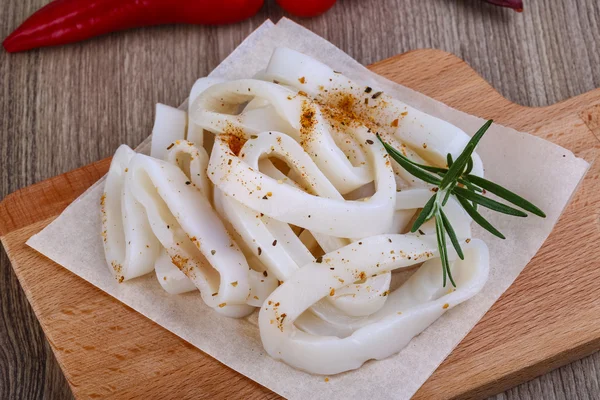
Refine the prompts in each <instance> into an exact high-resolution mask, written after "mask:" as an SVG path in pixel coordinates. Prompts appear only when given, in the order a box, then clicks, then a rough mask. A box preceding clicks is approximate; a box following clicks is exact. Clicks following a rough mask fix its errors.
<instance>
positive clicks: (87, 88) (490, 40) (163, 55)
mask: <svg viewBox="0 0 600 400" xmlns="http://www.w3.org/2000/svg"><path fill="white" fill-rule="evenodd" d="M46 2H47V0H23V1H16V0H6V1H5V2H4V4H3V7H1V8H0V36H2V37H4V36H6V35H7V34H8V33H9V32H10V31H11V30H13V29H14V28H15V27H16V26H17V25H18V24H19V23H20V22H21V21H23V20H24V19H25V18H26V17H27V16H28V15H29V14H31V13H32V12H33V11H35V10H36V9H37V8H39V7H40V6H42V5H43V4H44V3H46ZM282 15H284V14H283V13H282V12H281V10H280V9H278V8H277V6H276V5H275V4H273V1H269V2H268V4H267V6H266V7H265V8H264V9H263V11H261V13H260V14H259V15H257V16H256V17H254V18H253V19H251V20H249V21H247V22H244V23H241V24H237V25H234V26H229V27H217V28H208V27H189V26H168V27H160V28H152V29H140V30H137V31H132V32H127V33H119V34H114V35H108V36H106V37H103V38H99V39H95V40H92V41H89V42H87V43H84V44H77V45H71V46H65V47H62V48H56V49H45V50H41V51H32V52H30V53H26V54H19V55H14V56H9V55H7V54H6V53H3V52H2V53H0V76H1V77H2V85H1V86H0V115H2V118H0V143H1V145H0V159H1V160H2V164H0V198H2V197H4V196H5V195H7V194H8V193H10V192H13V191H14V190H16V189H19V188H21V187H24V186H27V185H30V184H32V183H34V182H38V181H41V180H43V179H46V178H49V177H51V176H54V175H57V174H60V173H63V172H65V171H68V170H71V169H74V168H77V167H81V166H83V165H86V164H89V163H90V162H93V161H96V160H99V159H102V158H104V157H107V156H109V155H111V154H112V152H113V151H114V150H115V149H116V147H117V146H118V145H119V144H120V143H128V144H130V145H135V144H136V143H138V142H139V141H141V140H142V139H143V138H144V137H145V136H146V135H147V134H148V132H149V130H150V127H151V124H152V116H151V115H152V114H151V112H152V110H153V107H154V103H156V102H159V101H160V102H163V103H167V104H178V103H180V102H181V101H182V100H183V99H184V98H185V97H186V96H187V92H188V90H189V87H190V85H191V83H192V82H193V81H194V79H195V78H197V77H199V76H202V75H205V74H206V73H207V72H208V71H210V70H211V69H212V68H214V67H215V66H216V65H217V64H218V63H219V62H220V61H221V60H222V59H223V58H224V57H225V56H227V54H229V52H231V50H233V49H234V48H235V46H237V44H239V43H240V42H241V41H242V40H243V38H244V37H245V36H246V35H247V34H248V33H250V32H251V31H252V30H253V29H254V28H255V27H256V26H258V25H259V24H260V23H261V22H262V21H263V20H264V19H265V18H267V17H270V18H272V19H273V20H277V19H278V18H279V17H281V16H282ZM299 22H300V23H302V24H303V25H305V26H307V27H308V28H310V29H312V30H313V31H315V32H316V33H317V34H319V35H321V36H323V37H325V38H326V39H328V40H330V41H332V42H333V43H334V44H336V45H338V46H339V47H341V48H342V49H343V50H345V51H346V52H348V53H349V54H350V55H352V56H353V57H355V58H356V59H357V60H359V61H360V62H362V63H364V64H369V63H372V62H375V61H378V60H381V59H384V58H387V57H390V56H393V55H395V54H397V53H402V52H405V51H408V50H411V49H416V48H423V47H433V48H439V49H443V50H446V51H449V52H452V53H454V54H456V55H458V56H459V57H461V58H463V59H465V60H466V61H467V62H468V63H469V64H470V65H472V66H473V67H474V68H475V70H476V71H478V72H479V73H480V74H481V75H482V76H483V77H484V78H486V79H487V80H488V81H489V82H490V83H491V84H492V85H493V86H494V87H496V88H497V89H498V90H499V91H500V92H501V93H502V94H504V95H505V96H506V97H507V98H509V99H510V100H513V101H515V102H518V103H521V104H526V105H532V106H538V105H547V104H551V103H554V102H556V101H559V100H562V99H565V98H568V97H571V96H574V95H576V94H580V93H583V92H585V91H588V90H590V89H592V88H595V87H600V68H598V65H600V51H599V50H600V36H599V35H598V32H600V5H599V3H598V2H597V1H596V0H565V1H561V2H557V1H551V0H537V1H527V0H526V11H525V12H524V13H522V14H517V13H514V12H512V11H510V10H501V9H497V8H493V7H491V6H489V5H487V4H483V3H482V2H481V1H480V0H377V1H375V0H372V1H364V0H340V2H339V3H338V4H337V5H336V6H335V7H334V8H333V9H332V10H331V11H330V12H329V13H327V14H326V15H324V16H322V17H318V18H314V19H310V20H300V21H299ZM0 286H1V287H2V290H1V291H0V307H1V310H2V314H1V317H0V321H1V323H0V326H1V327H2V328H1V330H0V348H1V349H2V350H0V354H1V355H0V357H1V359H0V363H1V364H2V365H3V368H2V369H1V370H2V372H1V373H0V397H1V398H25V399H26V398H42V397H47V398H64V393H66V390H68V388H67V387H66V384H65V381H64V380H63V378H62V377H61V376H62V375H61V374H60V371H58V370H57V368H58V367H57V366H56V364H53V361H52V360H53V355H52V354H51V352H49V351H48V350H47V346H45V345H44V339H43V334H42V333H41V331H40V329H39V325H38V324H37V322H36V320H35V317H34V316H33V314H32V313H31V311H30V309H29V307H28V305H27V302H26V300H25V298H24V296H23V294H22V291H21V289H20V287H19V285H18V284H17V282H16V279H15V278H14V275H13V273H12V270H11V268H10V266H9V264H8V262H7V259H6V257H5V255H4V253H3V254H2V257H1V258H0ZM48 360H50V361H48ZM588 360H591V361H587V362H583V361H580V362H578V363H574V364H573V365H572V366H570V367H564V368H562V369H560V370H557V371H556V372H554V373H552V374H549V375H547V376H546V377H543V378H540V379H538V380H536V381H533V382H532V383H530V384H527V385H522V386H520V387H518V388H515V389H513V390H512V391H509V392H507V393H506V394H505V395H503V396H504V397H505V398H511V399H513V398H523V399H529V398H540V397H544V398H565V397H566V398H582V399H585V398H593V397H594V395H595V394H597V393H598V380H599V379H600V367H599V366H598V365H599V364H600V356H598V355H596V356H592V357H591V358H589V359H588ZM42 365H43V366H44V367H41V366H42ZM569 368H571V369H569ZM573 394H575V395H573ZM571 395H573V396H571ZM499 398H502V397H499Z"/></svg>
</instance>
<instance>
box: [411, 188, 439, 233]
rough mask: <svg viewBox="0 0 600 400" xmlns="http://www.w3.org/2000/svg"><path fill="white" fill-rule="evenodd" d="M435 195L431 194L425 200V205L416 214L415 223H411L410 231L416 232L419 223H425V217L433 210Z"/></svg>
mask: <svg viewBox="0 0 600 400" xmlns="http://www.w3.org/2000/svg"><path fill="white" fill-rule="evenodd" d="M435 197H436V195H435V194H434V195H433V196H431V198H430V199H429V200H428V201H427V203H425V205H424V206H423V210H421V213H420V214H419V215H418V216H417V219H416V220H415V223H414V224H413V226H412V228H411V229H410V231H411V232H413V233H414V232H416V231H418V230H419V228H420V227H421V225H423V223H425V221H427V219H428V218H427V217H429V218H431V217H430V213H431V211H433V206H434V205H435Z"/></svg>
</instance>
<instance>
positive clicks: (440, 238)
mask: <svg viewBox="0 0 600 400" xmlns="http://www.w3.org/2000/svg"><path fill="white" fill-rule="evenodd" d="M435 235H436V239H437V245H438V251H439V253H440V261H441V262H442V272H443V282H442V284H443V285H444V287H446V275H447V272H446V271H447V269H446V265H447V264H448V259H447V258H446V234H445V233H444V227H443V226H442V224H441V223H440V221H439V220H438V219H437V218H436V219H435Z"/></svg>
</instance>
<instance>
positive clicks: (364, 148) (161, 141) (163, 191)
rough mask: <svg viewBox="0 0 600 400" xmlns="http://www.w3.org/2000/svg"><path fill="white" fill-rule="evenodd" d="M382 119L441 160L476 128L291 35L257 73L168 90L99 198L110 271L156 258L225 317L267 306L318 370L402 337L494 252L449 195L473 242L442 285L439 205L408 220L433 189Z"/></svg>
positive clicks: (385, 348)
mask: <svg viewBox="0 0 600 400" xmlns="http://www.w3.org/2000/svg"><path fill="white" fill-rule="evenodd" d="M375 133H379V134H380V135H381V136H382V137H383V139H384V140H386V141H387V142H388V143H390V144H391V145H393V146H394V147H396V148H398V149H399V150H400V151H401V152H402V153H403V154H404V155H405V156H406V157H408V158H409V159H411V160H413V161H415V162H418V163H424V164H429V165H434V166H445V163H446V155H447V154H451V155H453V156H454V157H456V156H457V155H458V154H459V153H460V152H461V151H462V149H463V147H464V145H465V144H466V143H467V141H468V140H469V136H468V135H466V134H465V133H464V132H462V131H461V130H460V129H458V128H456V127H454V126H452V125H451V124H449V123H447V122H445V121H442V120H440V119H437V118H435V117H432V116H430V115H427V114H424V113H422V112H421V111H418V110H416V109H414V108H412V107H410V106H408V105H406V104H404V103H402V102H401V101H399V100H397V99H393V98H391V97H389V96H387V95H386V94H385V93H382V92H380V91H378V90H377V89H376V88H370V87H366V86H364V85H360V84H358V83H356V82H352V81H351V80H349V79H348V78H347V77H345V76H344V75H342V74H341V73H339V72H336V71H333V70H332V69H331V68H330V67H328V66H326V65H324V64H322V63H320V62H318V61H316V60H314V59H312V58H310V57H308V56H305V55H303V54H301V53H298V52H296V51H294V50H291V49H285V48H280V49H277V50H275V52H274V53H273V56H272V58H271V60H270V61H269V63H268V65H267V67H266V69H265V70H263V71H261V72H259V73H258V74H257V75H256V76H255V77H254V79H241V80H235V81H224V80H220V79H214V78H201V79H199V80H198V81H197V82H196V83H195V84H194V86H193V88H192V90H191V93H190V98H189V100H188V103H187V109H186V110H182V109H175V108H172V107H169V106H166V105H162V104H158V105H157V107H156V119H155V123H154V128H153V132H152V134H153V137H152V146H151V152H150V156H146V155H143V154H136V153H135V152H134V151H133V150H131V149H130V148H129V147H127V146H124V145H123V146H121V147H120V148H119V149H118V150H117V152H116V153H115V156H114V158H113V161H112V163H111V167H110V170H109V173H108V176H107V179H106V183H105V193H104V196H103V197H102V204H101V209H102V226H103V232H102V237H103V240H104V249H105V254H106V260H107V264H108V265H109V269H110V271H111V273H112V274H113V275H114V276H115V279H116V280H117V281H118V282H125V281H127V280H129V279H134V278H137V277H139V276H142V275H145V274H148V273H151V272H153V271H154V274H155V275H156V278H157V280H158V282H159V284H160V286H161V287H162V288H163V289H164V290H165V291H167V292H168V293H170V294H173V295H176V294H180V293H185V292H192V291H199V292H200V298H201V299H202V301H203V302H204V303H205V304H206V305H207V306H209V307H210V308H212V309H213V310H214V311H215V312H218V313H220V314H222V315H223V316H229V317H238V318H239V317H244V316H247V315H248V314H250V313H252V312H253V311H254V310H256V309H257V308H259V309H260V311H259V329H260V335H261V339H262V342H263V345H264V348H265V349H266V351H267V353H268V354H269V355H270V356H271V357H273V358H275V359H279V360H282V361H283V362H285V363H287V364H289V365H291V366H293V367H296V368H299V369H302V370H305V371H307V372H311V373H317V374H336V373H340V372H344V371H347V370H351V369H355V368H359V367H360V366H361V365H362V364H363V363H364V362H365V361H367V360H370V359H382V358H385V357H389V356H391V355H393V354H395V353H397V352H399V351H400V350H401V349H402V348H403V347H405V346H406V345H407V344H408V342H409V341H410V340H411V339H412V338H413V337H414V336H415V335H418V334H419V333H420V332H422V331H423V330H424V329H426V328H427V327H428V326H429V325H430V324H432V323H433V322H434V321H435V320H436V319H437V318H439V317H440V316H441V315H442V314H444V313H445V312H446V311H447V310H450V309H451V308H453V307H455V306H457V305H458V304H460V303H461V302H463V301H466V300H468V299H469V298H471V297H473V296H474V295H475V294H477V293H478V292H479V291H480V290H481V288H482V287H483V285H484V284H485V282H486V280H487V275H488V265H489V255H488V251H487V247H486V245H485V243H484V242H483V241H481V240H479V239H475V238H472V234H471V227H470V225H471V219H470V217H469V216H468V215H467V214H466V212H465V211H464V210H463V208H462V207H461V206H460V204H459V203H458V202H457V201H456V200H455V199H454V198H452V197H451V198H450V199H449V201H448V203H447V204H446V205H445V206H444V212H445V214H446V216H447V217H448V219H449V220H450V221H451V223H452V225H453V227H454V230H455V232H456V235H457V237H458V239H459V240H460V241H461V246H462V248H463V250H464V253H465V259H464V260H461V259H459V258H458V257H457V255H456V253H455V251H454V249H453V248H451V247H450V248H449V249H448V252H449V260H450V268H451V270H452V273H453V276H454V278H455V281H456V284H457V286H456V288H452V289H450V288H448V287H446V288H445V287H443V286H442V267H441V262H440V260H439V258H438V248H437V241H436V236H435V226H434V225H433V224H432V221H428V222H426V223H425V224H423V225H422V227H421V229H420V230H419V233H415V234H411V233H406V231H407V230H408V227H409V226H410V224H411V221H412V220H413V219H414V218H415V214H416V213H417V211H418V210H419V209H421V208H422V207H423V206H424V205H425V203H426V202H427V201H428V200H429V198H430V197H431V195H432V190H433V188H432V187H431V186H430V185H428V184H427V183H424V182H422V181H420V180H418V179H416V178H414V177H413V176H412V175H410V174H409V173H408V172H406V171H405V170H403V169H402V168H401V167H400V166H399V165H398V164H396V163H395V162H394V161H393V160H392V159H391V158H390V157H389V155H388V154H387V153H386V151H385V149H384V148H383V146H382V145H381V143H380V142H379V141H378V140H377V139H376V137H375ZM473 159H474V167H473V173H474V174H477V175H482V174H483V165H482V162H481V159H480V158H479V156H477V155H476V154H474V156H473Z"/></svg>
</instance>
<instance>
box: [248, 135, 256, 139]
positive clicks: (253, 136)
mask: <svg viewBox="0 0 600 400" xmlns="http://www.w3.org/2000/svg"><path fill="white" fill-rule="evenodd" d="M250 139H258V135H250Z"/></svg>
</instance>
